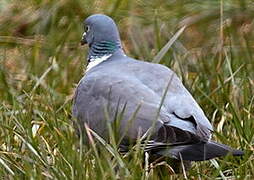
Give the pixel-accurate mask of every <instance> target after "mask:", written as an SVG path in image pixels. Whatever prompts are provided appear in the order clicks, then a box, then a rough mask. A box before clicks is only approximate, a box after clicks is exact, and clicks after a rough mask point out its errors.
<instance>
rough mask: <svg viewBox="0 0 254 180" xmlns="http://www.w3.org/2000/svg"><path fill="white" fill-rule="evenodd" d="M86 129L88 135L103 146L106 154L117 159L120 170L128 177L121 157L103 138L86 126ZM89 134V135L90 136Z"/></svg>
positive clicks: (127, 171)
mask: <svg viewBox="0 0 254 180" xmlns="http://www.w3.org/2000/svg"><path fill="white" fill-rule="evenodd" d="M86 129H87V131H88V132H89V134H90V133H91V134H92V135H93V136H94V137H95V138H96V139H97V140H98V141H99V142H100V143H101V144H102V145H103V146H105V148H106V149H107V150H108V152H110V154H111V155H112V156H114V157H115V158H116V159H117V161H118V163H119V165H120V166H121V167H122V168H124V169H125V172H126V175H130V172H129V170H128V169H127V168H126V167H125V164H124V162H123V160H122V159H121V155H120V154H119V153H118V152H117V151H115V150H114V149H113V148H112V147H111V146H110V145H109V144H108V143H107V142H106V141H105V140H104V139H103V138H101V137H100V136H99V135H98V134H97V133H95V132H94V131H93V130H92V129H90V128H89V127H88V126H86ZM91 134H90V135H91ZM90 135H89V136H90ZM91 138H92V137H91V136H90V139H91Z"/></svg>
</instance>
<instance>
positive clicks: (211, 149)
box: [156, 141, 244, 161]
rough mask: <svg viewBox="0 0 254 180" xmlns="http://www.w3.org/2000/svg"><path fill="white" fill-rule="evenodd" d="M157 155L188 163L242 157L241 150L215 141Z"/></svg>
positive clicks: (182, 147) (169, 149)
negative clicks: (229, 155) (229, 156)
mask: <svg viewBox="0 0 254 180" xmlns="http://www.w3.org/2000/svg"><path fill="white" fill-rule="evenodd" d="M156 153H157V154H160V155H163V156H168V157H172V158H176V159H179V160H187V161H204V160H209V159H212V158H216V157H222V156H226V155H227V154H232V155H233V156H241V155H243V154H244V152H243V151H241V150H236V149H233V148H231V147H229V146H227V145H225V144H220V143H217V142H214V141H208V142H200V143H196V144H189V145H180V146H173V147H169V148H167V149H163V150H160V151H157V152H156Z"/></svg>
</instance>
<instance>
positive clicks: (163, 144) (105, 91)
mask: <svg viewBox="0 0 254 180" xmlns="http://www.w3.org/2000/svg"><path fill="white" fill-rule="evenodd" d="M84 29H85V32H84V34H83V36H82V40H81V44H88V46H89V52H88V58H87V59H88V66H87V70H86V72H85V75H84V77H83V78H82V79H81V80H80V82H79V84H78V87H77V89H76V92H75V97H74V105H73V116H74V117H75V118H76V119H77V122H78V124H79V126H80V130H81V131H83V132H84V131H85V124H87V126H88V127H89V128H90V129H92V130H93V131H94V132H96V133H97V134H98V135H100V136H101V137H103V138H104V139H105V140H108V135H109V133H108V126H107V124H108V123H109V124H111V125H115V124H118V126H117V135H118V136H119V137H121V138H122V139H121V138H120V139H121V143H120V145H119V148H120V150H122V151H124V150H128V146H129V145H130V144H131V143H133V142H135V141H136V140H137V138H140V137H143V136H145V135H146V134H150V135H149V140H148V141H147V142H146V143H145V144H144V146H145V147H144V151H146V152H149V153H150V154H155V155H157V156H166V157H169V158H172V159H176V160H179V161H180V160H184V161H202V160H208V159H211V158H215V157H220V156H225V155H227V154H228V153H231V154H233V155H243V152H242V151H240V150H235V149H233V148H231V147H229V146H227V145H224V144H220V143H217V142H214V141H212V140H211V133H212V131H213V127H212V125H211V123H210V122H209V120H208V119H207V117H206V116H205V114H204V112H203V111H202V109H201V108H200V106H199V105H198V104H197V102H196V101H195V100H194V98H193V97H192V95H191V94H190V93H189V92H188V90H187V89H186V88H185V87H184V86H183V84H182V82H181V80H180V79H179V78H178V77H177V75H176V74H175V73H174V72H173V71H172V70H170V69H169V68H168V67H166V66H164V65H160V64H154V63H150V62H144V61H140V60H136V59H133V58H131V57H128V56H127V55H126V54H125V53H124V51H123V49H122V45H121V40H120V36H119V32H118V28H117V26H116V24H115V22H114V21H113V20H112V19H111V18H110V17H108V16H106V15H102V14H95V15H91V16H89V17H88V18H87V19H86V20H85V21H84ZM118 117H120V118H118ZM119 119H120V120H119ZM118 120H119V122H117V121H118ZM147 132H150V133H147Z"/></svg>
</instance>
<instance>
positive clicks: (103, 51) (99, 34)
mask: <svg viewBox="0 0 254 180" xmlns="http://www.w3.org/2000/svg"><path fill="white" fill-rule="evenodd" d="M84 31H85V32H84V33H83V36H82V40H81V45H83V44H88V46H89V53H88V60H89V59H91V58H95V57H101V56H104V55H108V54H112V53H113V52H114V51H116V50H118V49H121V40H120V36H119V32H118V29H117V26H116V24H115V22H114V20H113V19H111V18H110V17H108V16H106V15H103V14H95V15H91V16H89V17H88V18H86V19H85V21H84Z"/></svg>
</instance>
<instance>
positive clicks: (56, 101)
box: [0, 0, 254, 179]
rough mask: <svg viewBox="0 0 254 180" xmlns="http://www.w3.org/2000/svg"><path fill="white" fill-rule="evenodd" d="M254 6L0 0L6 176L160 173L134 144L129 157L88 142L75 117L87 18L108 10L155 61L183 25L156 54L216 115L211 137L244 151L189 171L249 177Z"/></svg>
mask: <svg viewBox="0 0 254 180" xmlns="http://www.w3.org/2000/svg"><path fill="white" fill-rule="evenodd" d="M253 12H254V4H253V2H252V1H251V0H214V1H202V0H196V1H187V0H180V1H145V0H139V1H132V0H112V1H99V0H95V1H92V0H86V1H83V0H75V1H70V0H62V1H56V0H55V1H54V0H53V1H46V0H45V1H42V0H36V1H33V0H24V1H22V3H21V2H20V1H18V0H12V1H8V0H2V1H1V2H0V17H1V18H0V100H1V102H2V103H1V104H0V177H1V178H2V179H117V178H118V177H121V178H122V177H124V178H125V179H156V178H158V176H157V175H156V172H155V171H154V170H152V171H151V172H150V174H148V175H147V174H146V173H147V172H146V171H145V169H144V168H143V158H142V157H143V153H142V151H140V150H139V149H138V148H137V149H136V150H133V151H131V152H130V155H129V156H127V157H123V156H121V155H120V154H119V153H118V152H117V150H116V147H115V146H114V144H105V143H106V142H105V141H103V140H100V144H101V146H100V145H98V146H96V147H92V148H88V147H86V146H84V145H82V143H81V142H82V140H80V139H79V138H78V137H77V136H76V133H75V131H74V128H73V125H72V121H71V119H72V117H71V106H72V95H73V91H74V89H75V87H76V84H77V83H78V81H79V79H80V78H81V77H82V75H83V71H84V65H86V61H85V57H86V53H87V47H80V45H79V41H80V38H81V34H82V26H81V22H82V21H83V19H84V18H85V17H87V16H88V15H90V14H93V13H105V14H108V15H111V16H112V17H113V18H114V19H115V20H116V22H117V24H118V25H119V29H120V33H121V37H122V40H123V45H124V49H125V51H126V53H127V54H128V55H129V56H132V57H134V58H138V59H145V60H151V61H152V60H153V58H154V57H156V55H157V54H158V53H159V51H160V50H161V49H162V48H163V47H164V45H165V44H167V42H168V41H169V40H170V39H171V38H172V37H173V35H174V34H175V33H176V32H177V31H178V30H179V29H180V28H181V27H183V26H186V29H185V30H184V32H183V33H182V34H181V35H180V37H179V38H178V39H177V40H176V41H175V42H174V44H173V45H172V46H171V47H170V49H169V50H168V51H167V52H163V53H161V54H162V55H161V54H160V56H159V58H160V59H159V60H158V61H157V62H160V63H161V64H164V65H167V66H169V67H170V68H172V69H173V70H174V71H176V72H177V74H178V75H179V76H180V77H181V78H182V80H183V82H184V84H185V86H186V87H187V88H188V89H189V90H190V91H191V92H192V94H193V96H194V97H195V98H196V100H197V101H198V103H199V104H200V105H201V107H202V108H203V109H204V111H205V112H206V115H207V116H208V117H209V119H210V120H211V122H212V124H213V126H214V129H215V134H214V136H213V139H215V140H216V141H219V142H222V143H225V144H228V145H230V146H232V147H234V148H239V149H244V150H245V152H246V154H245V156H244V157H243V158H233V157H230V156H228V157H225V158H220V159H216V160H213V161H206V162H198V163H194V164H193V167H192V168H191V170H190V171H189V173H187V178H189V179H198V178H199V179H215V178H217V179H253V178H254V158H253V150H254V149H253V142H254V105H253V104H254V71H253V69H254V60H253V52H254V51H253V48H254V46H253V43H254V33H253V32H254V31H253V28H254V21H253V17H254V13H253ZM165 48H166V49H167V46H166V47H165ZM157 57H158V56H157ZM91 133H92V132H91ZM97 138H99V137H97ZM103 143H104V145H103ZM105 147H106V148H105ZM98 151H100V153H98ZM130 157H132V158H130ZM116 167H121V168H119V171H118V172H115V170H114V169H115V168H116ZM164 178H165V179H183V178H184V176H183V175H174V176H169V175H167V176H164Z"/></svg>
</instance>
